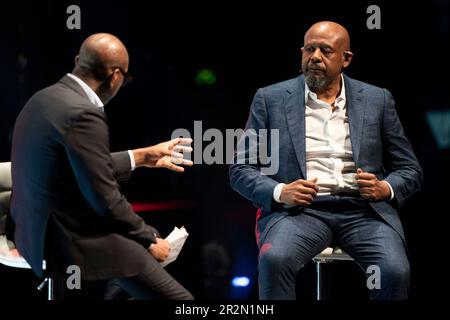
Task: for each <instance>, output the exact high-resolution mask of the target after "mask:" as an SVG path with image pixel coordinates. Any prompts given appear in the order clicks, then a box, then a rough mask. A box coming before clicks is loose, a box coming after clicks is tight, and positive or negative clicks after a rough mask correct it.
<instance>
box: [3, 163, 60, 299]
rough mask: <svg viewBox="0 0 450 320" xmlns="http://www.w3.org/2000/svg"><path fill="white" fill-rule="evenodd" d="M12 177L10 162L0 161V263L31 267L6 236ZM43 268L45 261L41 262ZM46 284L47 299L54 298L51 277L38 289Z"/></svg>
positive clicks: (17, 266) (10, 265)
mask: <svg viewBox="0 0 450 320" xmlns="http://www.w3.org/2000/svg"><path fill="white" fill-rule="evenodd" d="M11 190H12V179H11V162H0V264H3V265H5V266H8V267H12V268H19V269H31V266H30V265H29V264H28V263H27V262H26V260H25V259H24V258H23V257H22V256H21V255H20V253H19V251H17V249H16V246H15V245H14V243H13V242H12V241H11V240H9V239H7V238H6V235H5V234H4V233H5V222H6V215H7V213H8V210H9V202H10V199H11ZM42 267H43V268H44V269H45V261H43V262H42ZM45 285H47V286H48V287H47V288H48V292H47V299H48V300H54V299H55V295H54V292H55V291H54V290H55V283H54V279H52V278H45V279H44V281H43V282H42V283H41V284H40V285H39V286H38V290H40V291H42V290H43V289H44V287H45Z"/></svg>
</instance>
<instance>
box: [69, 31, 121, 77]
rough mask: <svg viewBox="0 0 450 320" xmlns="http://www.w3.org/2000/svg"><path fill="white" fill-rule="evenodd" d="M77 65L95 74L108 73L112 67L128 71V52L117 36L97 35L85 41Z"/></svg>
mask: <svg viewBox="0 0 450 320" xmlns="http://www.w3.org/2000/svg"><path fill="white" fill-rule="evenodd" d="M76 64H77V66H79V67H81V68H86V69H88V70H90V71H92V72H94V74H96V73H99V74H104V73H107V72H108V70H109V69H111V68H112V67H120V68H122V69H124V70H128V51H127V49H126V48H125V46H124V44H123V43H122V41H120V40H119V38H117V37H116V36H113V35H112V34H109V33H96V34H93V35H91V36H89V37H88V38H87V39H86V40H84V42H83V44H82V45H81V48H80V53H79V54H78V56H77V58H76Z"/></svg>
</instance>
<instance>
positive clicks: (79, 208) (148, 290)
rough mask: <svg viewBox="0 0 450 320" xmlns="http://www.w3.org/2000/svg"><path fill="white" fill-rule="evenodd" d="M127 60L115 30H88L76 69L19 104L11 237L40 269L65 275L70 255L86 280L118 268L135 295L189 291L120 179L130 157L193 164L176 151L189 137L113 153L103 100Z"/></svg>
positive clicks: (154, 163)
mask: <svg viewBox="0 0 450 320" xmlns="http://www.w3.org/2000/svg"><path fill="white" fill-rule="evenodd" d="M128 61H129V59H128V52H127V50H126V48H125V46H124V45H123V43H122V42H121V41H120V40H119V39H118V38H116V37H115V36H113V35H111V34H105V33H100V34H94V35H92V36H90V37H88V38H87V39H86V40H85V41H84V42H83V44H82V46H81V48H80V53H79V55H78V56H77V57H76V58H75V68H74V70H73V72H72V73H69V74H67V75H66V76H64V77H63V78H62V79H61V80H60V81H58V82H57V83H56V84H54V85H52V86H50V87H48V88H45V89H43V90H41V91H39V92H37V93H36V94H35V95H33V97H31V99H30V100H29V101H28V102H27V104H26V105H25V107H24V108H23V109H22V111H21V112H20V114H19V116H18V118H17V120H16V123H15V127H14V134H13V142H12V178H13V179H12V180H13V181H14V183H13V191H12V200H11V217H12V219H13V221H14V223H15V227H16V228H15V234H14V238H15V243H16V246H17V248H18V249H19V251H20V253H21V254H22V255H23V256H24V257H25V259H26V260H27V262H28V263H29V264H30V265H31V267H32V268H33V271H34V272H35V273H36V275H38V276H39V277H43V276H45V275H50V276H53V277H63V276H65V275H67V274H66V270H67V267H68V266H70V265H76V266H78V267H79V268H80V270H81V277H82V279H83V280H102V279H112V278H117V279H118V282H119V284H120V286H121V287H122V288H124V289H125V290H126V291H127V292H128V293H129V294H131V295H132V296H133V297H135V298H136V299H153V298H163V299H192V295H191V294H190V293H189V292H188V291H187V290H186V289H185V288H183V286H181V285H180V284H179V283H178V282H177V281H176V280H175V279H173V278H172V277H171V276H170V275H169V274H168V273H167V272H166V271H165V270H164V268H163V267H161V265H160V263H159V262H160V261H163V260H165V259H166V258H167V256H168V254H169V249H170V248H169V244H168V242H167V240H165V239H162V238H161V237H160V235H159V233H158V231H157V230H156V229H155V228H153V227H151V226H149V225H147V224H145V222H144V221H143V219H142V218H140V217H139V216H138V215H136V214H135V212H134V211H133V209H132V207H131V205H130V204H129V203H128V202H127V200H126V199H125V197H124V196H123V194H122V193H121V192H120V189H119V185H118V182H119V181H123V180H126V179H128V177H129V175H130V172H131V171H132V170H133V169H134V168H135V167H142V166H146V167H159V168H167V169H170V170H174V171H177V172H183V171H184V168H183V167H182V166H180V165H192V162H191V161H187V160H184V159H182V152H190V151H191V148H190V147H188V146H185V144H186V143H188V144H189V143H190V142H191V140H190V139H174V140H170V141H167V142H163V143H160V144H157V145H155V146H151V147H147V148H142V149H135V150H130V151H128V152H127V151H124V152H118V153H113V154H111V153H110V150H109V132H108V124H107V120H106V116H105V114H104V112H103V106H104V104H106V103H107V102H108V101H110V100H111V99H112V98H113V97H114V96H115V95H116V94H117V92H118V91H119V89H120V88H121V87H122V86H124V85H125V84H126V82H127V81H129V80H130V75H129V74H128ZM174 162H175V163H174ZM44 259H45V260H46V270H45V271H44V270H43V268H42V261H43V260H44Z"/></svg>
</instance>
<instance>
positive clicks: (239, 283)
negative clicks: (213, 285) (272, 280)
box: [231, 277, 250, 287]
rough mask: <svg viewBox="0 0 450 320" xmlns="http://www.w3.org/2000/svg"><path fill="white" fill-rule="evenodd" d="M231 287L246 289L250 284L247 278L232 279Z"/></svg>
mask: <svg viewBox="0 0 450 320" xmlns="http://www.w3.org/2000/svg"><path fill="white" fill-rule="evenodd" d="M231 284H232V285H233V287H247V286H248V285H249V284H250V279H249V278H248V277H234V278H233V280H232V281H231Z"/></svg>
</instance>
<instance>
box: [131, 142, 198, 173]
mask: <svg viewBox="0 0 450 320" xmlns="http://www.w3.org/2000/svg"><path fill="white" fill-rule="evenodd" d="M191 143H192V139H191V138H175V139H172V140H169V141H165V142H161V143H159V144H156V145H154V146H150V147H146V148H141V149H135V150H133V151H132V152H133V156H134V161H135V163H136V167H149V168H166V169H169V170H172V171H176V172H184V168H183V167H182V166H192V165H193V162H192V161H191V160H187V159H184V158H183V157H184V154H187V153H190V152H192V148H191V147H190V144H191Z"/></svg>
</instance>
